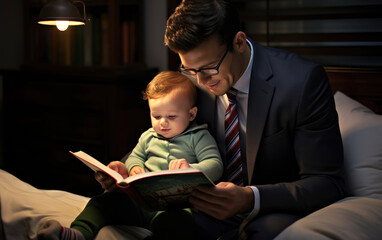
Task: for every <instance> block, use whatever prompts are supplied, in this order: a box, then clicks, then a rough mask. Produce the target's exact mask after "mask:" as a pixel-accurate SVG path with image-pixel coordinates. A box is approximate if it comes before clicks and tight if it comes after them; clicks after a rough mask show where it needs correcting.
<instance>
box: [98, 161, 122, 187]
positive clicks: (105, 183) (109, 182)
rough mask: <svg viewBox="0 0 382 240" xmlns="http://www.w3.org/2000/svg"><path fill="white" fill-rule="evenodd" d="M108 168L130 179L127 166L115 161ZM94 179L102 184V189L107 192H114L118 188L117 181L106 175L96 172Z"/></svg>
mask: <svg viewBox="0 0 382 240" xmlns="http://www.w3.org/2000/svg"><path fill="white" fill-rule="evenodd" d="M108 167H109V168H111V169H113V170H114V171H116V172H118V173H119V174H121V175H122V177H124V178H127V177H128V174H127V169H126V166H125V164H123V163H122V162H120V161H113V162H111V163H109V165H108ZM94 177H95V179H96V180H97V181H98V182H99V183H100V184H101V186H102V188H103V189H105V191H107V192H112V191H114V190H115V189H116V187H117V186H116V184H115V180H114V179H113V178H111V177H109V176H108V175H106V174H105V173H102V172H96V173H95V175H94Z"/></svg>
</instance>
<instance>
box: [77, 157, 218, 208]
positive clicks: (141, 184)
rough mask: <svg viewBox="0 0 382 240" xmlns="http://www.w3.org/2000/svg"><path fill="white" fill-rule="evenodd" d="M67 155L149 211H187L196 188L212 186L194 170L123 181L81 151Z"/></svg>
mask: <svg viewBox="0 0 382 240" xmlns="http://www.w3.org/2000/svg"><path fill="white" fill-rule="evenodd" d="M70 153H71V154H73V155H74V156H75V157H77V158H78V159H79V160H81V161H82V162H83V163H84V164H86V165H87V166H88V167H89V168H91V169H92V170H93V171H102V172H104V173H106V174H108V175H109V176H110V177H112V178H113V179H115V180H116V183H117V186H119V187H120V188H121V189H122V190H124V191H125V192H126V193H127V194H129V195H130V196H131V197H132V198H133V199H134V200H135V201H136V202H137V203H138V204H140V205H141V206H142V207H143V208H145V209H147V210H149V211H158V210H166V209H170V208H187V207H190V205H189V202H188V198H189V195H190V193H191V192H192V191H193V190H194V189H195V188H196V187H197V186H198V185H202V184H207V185H214V183H213V182H212V181H211V180H210V179H209V178H208V177H207V176H206V175H205V174H204V173H203V172H202V171H200V170H197V169H194V168H187V169H176V170H163V171H157V172H146V173H142V174H137V175H134V176H131V177H128V178H125V179H124V178H123V177H122V176H121V175H120V174H119V173H117V172H116V171H114V170H112V169H111V168H109V167H107V166H106V165H104V164H102V163H101V162H99V161H98V160H96V159H95V158H93V157H91V156H90V155H88V154H86V153H85V152H83V151H78V152H71V151H70Z"/></svg>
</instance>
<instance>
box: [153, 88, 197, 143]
mask: <svg viewBox="0 0 382 240" xmlns="http://www.w3.org/2000/svg"><path fill="white" fill-rule="evenodd" d="M149 107H150V113H151V125H152V127H153V129H154V130H155V132H156V133H158V134H160V135H162V136H163V137H165V138H172V137H175V136H176V135H179V134H181V133H182V132H183V131H184V130H186V128H187V127H188V125H189V124H190V121H192V120H194V118H195V116H196V107H193V108H192V107H191V104H190V100H189V98H188V96H187V94H185V93H184V92H183V91H172V92H170V93H169V94H167V95H166V96H164V97H161V98H157V99H149Z"/></svg>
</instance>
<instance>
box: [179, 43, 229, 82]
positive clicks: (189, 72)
mask: <svg viewBox="0 0 382 240" xmlns="http://www.w3.org/2000/svg"><path fill="white" fill-rule="evenodd" d="M227 53H228V47H227V50H226V51H225V53H224V55H223V57H222V58H221V59H220V61H219V63H218V65H216V67H210V68H200V69H193V68H184V66H183V64H180V67H179V70H180V71H181V72H182V73H184V74H186V75H192V76H195V75H196V74H197V73H198V72H200V73H202V74H203V75H206V76H213V75H217V74H219V67H220V65H221V64H222V62H223V60H224V58H225V56H226V55H227Z"/></svg>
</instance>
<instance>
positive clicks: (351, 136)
mask: <svg viewBox="0 0 382 240" xmlns="http://www.w3.org/2000/svg"><path fill="white" fill-rule="evenodd" d="M334 100H335V102H336V109H337V112H338V117H339V125H340V131H341V135H342V141H343V146H344V157H345V170H346V180H347V187H348V191H349V193H350V194H352V195H356V196H368V197H375V198H380V199H382V115H378V114H375V113H374V112H373V111H371V110H370V109H368V108H367V107H365V106H364V105H362V104H360V103H359V102H357V101H355V100H353V99H351V98H349V97H348V96H346V95H345V94H343V93H342V92H336V94H335V95H334Z"/></svg>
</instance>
